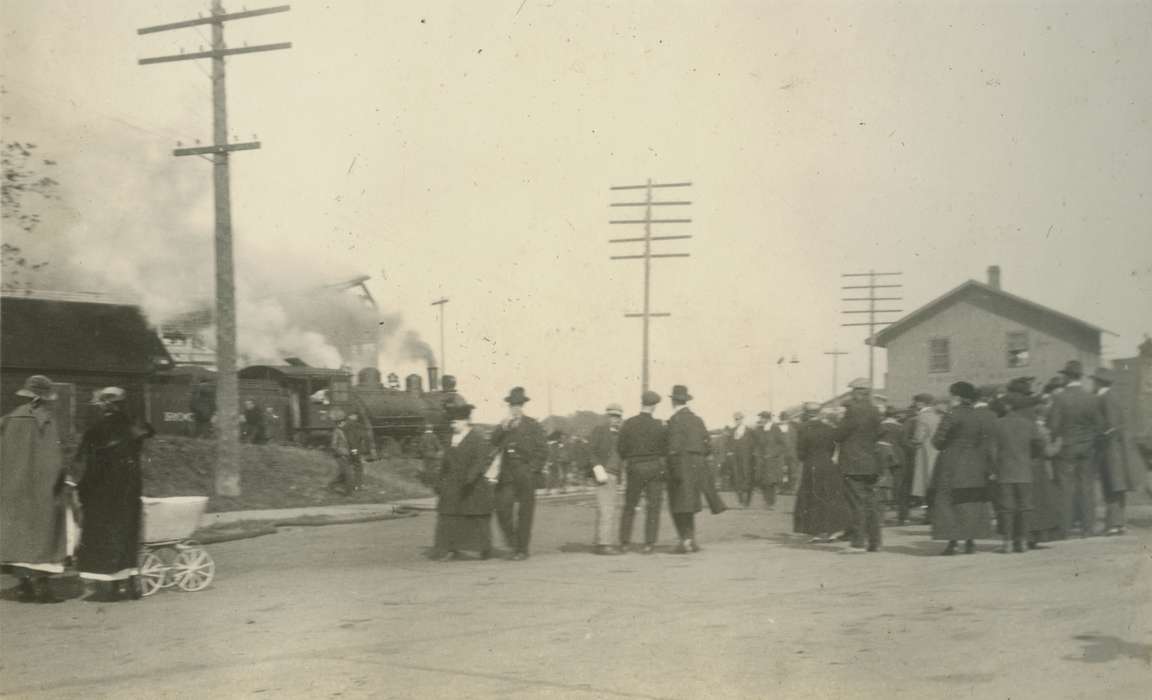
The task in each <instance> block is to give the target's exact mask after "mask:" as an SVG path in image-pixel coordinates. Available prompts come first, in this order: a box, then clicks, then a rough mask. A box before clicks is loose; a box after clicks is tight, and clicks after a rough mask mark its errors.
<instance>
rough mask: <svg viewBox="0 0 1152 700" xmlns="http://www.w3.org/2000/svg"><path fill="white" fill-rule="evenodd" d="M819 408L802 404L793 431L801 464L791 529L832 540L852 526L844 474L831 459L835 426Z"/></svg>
mask: <svg viewBox="0 0 1152 700" xmlns="http://www.w3.org/2000/svg"><path fill="white" fill-rule="evenodd" d="M819 410H820V406H819V404H815V403H808V404H804V416H803V418H802V419H801V420H802V422H801V423H800V427H799V429H798V430H797V433H796V453H797V456H798V457H799V459H800V463H801V465H802V466H801V473H800V488H799V489H798V490H797V491H796V506H795V508H794V512H793V514H792V530H793V532H800V533H803V534H805V535H812V540H811V541H812V542H831V541H832V533H834V532H840V531H841V530H847V529H848V528H849V527H851V525H852V510H851V508H850V507H849V506H848V499H847V497H846V496H845V494H844V476H843V475H842V474H841V473H840V467H839V466H837V465H836V462H835V461H834V460H833V455H834V454H835V452H836V428H835V427H834V426H832V425H831V424H830V423H829V422H828V421H826V420H823V419H821V418H820V416H819Z"/></svg>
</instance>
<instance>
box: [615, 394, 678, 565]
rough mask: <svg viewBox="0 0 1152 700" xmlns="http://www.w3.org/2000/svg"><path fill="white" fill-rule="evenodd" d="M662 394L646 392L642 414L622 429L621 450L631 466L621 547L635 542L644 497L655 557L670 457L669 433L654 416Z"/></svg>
mask: <svg viewBox="0 0 1152 700" xmlns="http://www.w3.org/2000/svg"><path fill="white" fill-rule="evenodd" d="M659 403H660V394H657V393H656V392H654V391H645V392H644V394H643V395H642V396H641V397H640V413H638V414H637V415H635V416H632V417H631V418H629V419H628V420H626V421H624V424H623V425H622V426H620V437H619V441H618V442H617V450H618V451H619V453H620V457H621V458H623V459H624V461H625V462H626V463H627V479H626V481H625V488H624V511H623V512H622V513H621V515H620V546H621V548H624V549H627V547H628V546H629V544H630V543H631V541H632V521H633V520H634V519H635V517H636V507H637V506H638V505H639V504H640V497H641V496H643V497H644V508H645V517H644V549H643V550H642V551H643V552H644V553H645V554H651V553H652V552H653V551H655V549H656V541H657V540H658V539H659V536H660V505H661V504H662V503H663V501H664V477H665V462H664V460H665V457H666V456H667V455H668V429H667V428H666V427H665V426H664V424H663V423H662V422H660V421H659V420H657V419H656V417H655V416H654V415H653V414H654V413H655V412H656V405H657V404H659Z"/></svg>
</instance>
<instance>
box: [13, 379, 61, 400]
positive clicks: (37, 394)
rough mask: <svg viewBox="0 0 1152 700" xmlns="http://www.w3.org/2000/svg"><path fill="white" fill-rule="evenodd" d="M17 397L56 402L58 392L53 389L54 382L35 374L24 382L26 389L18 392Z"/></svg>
mask: <svg viewBox="0 0 1152 700" xmlns="http://www.w3.org/2000/svg"><path fill="white" fill-rule="evenodd" d="M16 395H17V396H24V397H27V398H30V399H44V400H45V401H55V400H56V390H55V389H54V388H53V387H52V380H51V379H49V378H48V377H45V376H44V375H43V374H33V375H32V376H31V377H28V378H27V379H25V380H24V387H23V388H21V389H20V390H19V391H17V392H16Z"/></svg>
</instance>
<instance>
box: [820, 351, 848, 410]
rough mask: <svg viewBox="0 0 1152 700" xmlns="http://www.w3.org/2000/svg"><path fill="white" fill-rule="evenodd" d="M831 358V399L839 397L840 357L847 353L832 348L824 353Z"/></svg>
mask: <svg viewBox="0 0 1152 700" xmlns="http://www.w3.org/2000/svg"><path fill="white" fill-rule="evenodd" d="M824 354H825V355H831V356H832V398H836V397H837V396H839V395H840V356H841V355H847V354H848V353H846V352H844V351H843V350H838V349H836V348H833V349H831V350H828V351H827V352H825V353H824Z"/></svg>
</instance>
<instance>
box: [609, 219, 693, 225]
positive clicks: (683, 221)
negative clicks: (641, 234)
mask: <svg viewBox="0 0 1152 700" xmlns="http://www.w3.org/2000/svg"><path fill="white" fill-rule="evenodd" d="M608 223H610V224H690V223H692V219H617V220H615V221H609V222H608Z"/></svg>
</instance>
